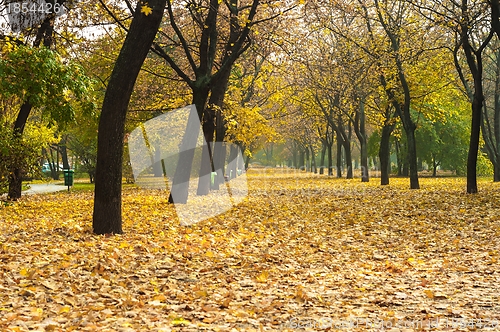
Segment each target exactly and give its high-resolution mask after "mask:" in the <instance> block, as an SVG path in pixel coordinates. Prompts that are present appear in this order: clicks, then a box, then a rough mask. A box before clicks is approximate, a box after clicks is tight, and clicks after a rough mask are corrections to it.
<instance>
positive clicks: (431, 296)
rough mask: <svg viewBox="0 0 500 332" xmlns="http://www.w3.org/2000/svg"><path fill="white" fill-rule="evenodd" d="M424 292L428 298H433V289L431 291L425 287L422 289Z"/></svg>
mask: <svg viewBox="0 0 500 332" xmlns="http://www.w3.org/2000/svg"><path fill="white" fill-rule="evenodd" d="M424 293H425V295H427V297H428V298H430V299H433V298H434V292H433V291H431V290H429V289H426V290H425V291H424Z"/></svg>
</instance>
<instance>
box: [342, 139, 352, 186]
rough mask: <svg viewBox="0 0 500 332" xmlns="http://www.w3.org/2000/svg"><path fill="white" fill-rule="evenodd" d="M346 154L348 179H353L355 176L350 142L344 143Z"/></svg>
mask: <svg viewBox="0 0 500 332" xmlns="http://www.w3.org/2000/svg"><path fill="white" fill-rule="evenodd" d="M344 152H345V161H346V167H347V175H346V179H352V178H353V177H354V176H353V169H352V155H351V143H350V141H348V140H345V141H344Z"/></svg>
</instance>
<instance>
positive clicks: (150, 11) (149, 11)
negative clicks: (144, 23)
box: [141, 5, 153, 16]
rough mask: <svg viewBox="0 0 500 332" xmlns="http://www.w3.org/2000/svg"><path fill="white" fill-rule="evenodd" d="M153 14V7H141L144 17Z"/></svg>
mask: <svg viewBox="0 0 500 332" xmlns="http://www.w3.org/2000/svg"><path fill="white" fill-rule="evenodd" d="M152 12H153V9H152V8H151V7H149V6H148V5H143V6H142V7H141V13H143V14H144V15H146V16H148V15H149V14H151V13H152Z"/></svg>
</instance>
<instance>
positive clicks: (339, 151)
mask: <svg viewBox="0 0 500 332" xmlns="http://www.w3.org/2000/svg"><path fill="white" fill-rule="evenodd" d="M336 137H337V177H338V178H341V177H342V145H343V144H344V141H343V140H342V136H341V135H340V134H339V133H338V132H337V135H336Z"/></svg>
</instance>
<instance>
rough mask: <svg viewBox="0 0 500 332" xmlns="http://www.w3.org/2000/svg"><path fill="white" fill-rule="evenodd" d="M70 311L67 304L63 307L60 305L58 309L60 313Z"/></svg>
mask: <svg viewBox="0 0 500 332" xmlns="http://www.w3.org/2000/svg"><path fill="white" fill-rule="evenodd" d="M70 311H71V307H70V306H67V305H65V306H64V307H62V308H61V309H59V313H60V314H63V313H66V312H70Z"/></svg>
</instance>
